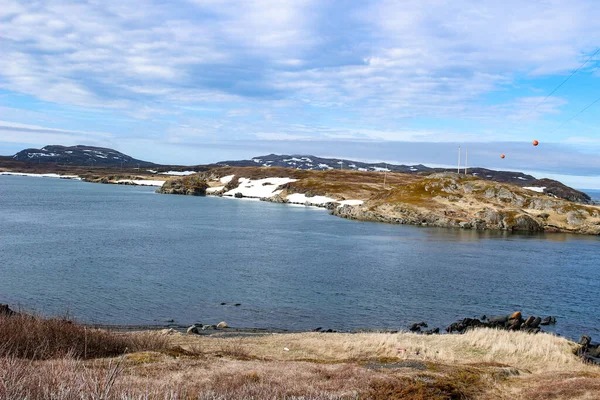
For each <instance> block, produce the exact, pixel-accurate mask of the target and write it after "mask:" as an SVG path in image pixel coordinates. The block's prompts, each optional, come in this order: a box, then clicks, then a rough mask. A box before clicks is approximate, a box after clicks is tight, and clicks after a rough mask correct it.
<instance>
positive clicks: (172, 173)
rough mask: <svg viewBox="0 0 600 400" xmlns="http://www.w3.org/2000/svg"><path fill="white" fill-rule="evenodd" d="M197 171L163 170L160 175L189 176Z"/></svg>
mask: <svg viewBox="0 0 600 400" xmlns="http://www.w3.org/2000/svg"><path fill="white" fill-rule="evenodd" d="M195 173H196V171H167V172H161V173H160V174H159V175H175V176H188V175H192V174H195Z"/></svg>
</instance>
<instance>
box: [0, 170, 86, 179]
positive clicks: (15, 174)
mask: <svg viewBox="0 0 600 400" xmlns="http://www.w3.org/2000/svg"><path fill="white" fill-rule="evenodd" d="M0 175H13V176H31V177H35V178H60V179H73V180H76V181H80V180H81V178H80V177H78V176H77V175H58V174H29V173H25V172H0Z"/></svg>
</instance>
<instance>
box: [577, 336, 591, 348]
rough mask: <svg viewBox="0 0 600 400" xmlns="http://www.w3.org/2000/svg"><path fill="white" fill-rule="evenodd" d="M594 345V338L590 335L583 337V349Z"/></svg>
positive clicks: (581, 343) (581, 342) (580, 340)
mask: <svg viewBox="0 0 600 400" xmlns="http://www.w3.org/2000/svg"><path fill="white" fill-rule="evenodd" d="M591 343H592V338H591V337H589V336H588V335H582V336H581V338H580V339H579V344H580V345H581V346H583V347H588V346H589V345H590V344H591Z"/></svg>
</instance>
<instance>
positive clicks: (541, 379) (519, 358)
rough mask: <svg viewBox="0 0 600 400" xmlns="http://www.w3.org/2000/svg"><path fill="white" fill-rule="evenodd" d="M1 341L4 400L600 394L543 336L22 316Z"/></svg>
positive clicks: (592, 378)
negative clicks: (184, 325) (160, 325)
mask: <svg viewBox="0 0 600 400" xmlns="http://www.w3.org/2000/svg"><path fill="white" fill-rule="evenodd" d="M0 333H1V335H0V399H64V400H68V399H265V398H266V399H275V398H288V399H597V398H599V395H598V393H600V368H598V367H595V366H591V365H585V364H583V363H582V362H581V361H580V360H579V359H578V358H577V357H576V356H575V355H574V354H573V351H574V350H575V349H576V348H577V345H576V344H574V343H572V342H569V341H567V340H566V339H563V338H559V337H555V336H552V335H548V334H538V335H530V334H526V333H523V332H508V331H495V330H475V331H471V332H468V333H466V334H463V335H436V336H423V335H417V334H411V333H395V334H389V333H361V334H342V333H327V334H326V333H300V334H261V335H255V334H244V333H229V332H227V330H222V331H219V333H217V334H213V335H210V336H198V335H184V334H182V333H179V332H169V331H163V332H135V333H115V332H106V331H97V330H90V329H88V328H84V327H80V326H78V325H75V324H71V323H69V322H68V321H64V320H57V319H51V320H47V319H42V318H32V317H23V316H17V317H15V316H10V317H9V316H0ZM48 338H51V339H52V340H49V339H48ZM60 338H62V339H60ZM69 342H71V343H72V346H69V344H68V343H69ZM117 353H119V354H117Z"/></svg>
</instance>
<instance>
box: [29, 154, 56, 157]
mask: <svg viewBox="0 0 600 400" xmlns="http://www.w3.org/2000/svg"><path fill="white" fill-rule="evenodd" d="M56 155H57V154H55V153H27V157H29V158H33V157H54V156H56Z"/></svg>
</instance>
